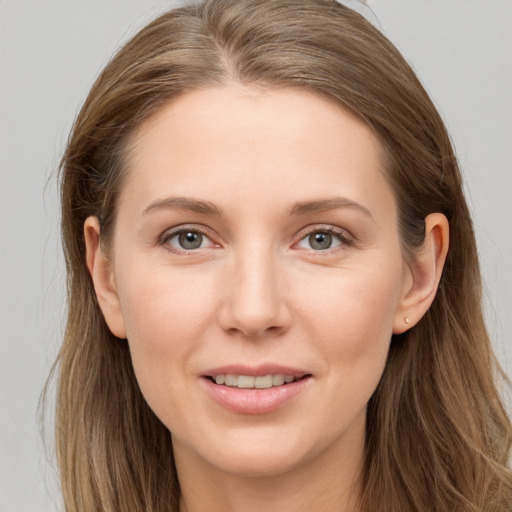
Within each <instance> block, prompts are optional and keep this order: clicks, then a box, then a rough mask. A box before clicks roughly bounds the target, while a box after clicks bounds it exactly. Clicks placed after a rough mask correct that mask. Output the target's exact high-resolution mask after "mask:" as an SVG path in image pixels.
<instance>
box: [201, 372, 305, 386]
mask: <svg viewBox="0 0 512 512" xmlns="http://www.w3.org/2000/svg"><path fill="white" fill-rule="evenodd" d="M205 377H206V378H207V379H208V380H210V382H212V383H214V384H217V385H218V386H226V387H230V388H238V389H269V388H275V387H280V386H286V385H288V384H292V383H293V382H298V381H300V380H303V379H306V378H308V377H311V374H301V375H288V374H284V373H272V374H268V375H237V374H233V373H219V374H217V375H206V376H205Z"/></svg>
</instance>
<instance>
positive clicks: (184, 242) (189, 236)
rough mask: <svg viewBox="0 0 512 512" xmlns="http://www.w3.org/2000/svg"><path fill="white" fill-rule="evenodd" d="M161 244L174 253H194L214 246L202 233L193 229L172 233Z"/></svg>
mask: <svg viewBox="0 0 512 512" xmlns="http://www.w3.org/2000/svg"><path fill="white" fill-rule="evenodd" d="M162 243H163V244H164V245H166V246H167V247H168V248H169V249H170V250H173V251H176V252H179V251H194V250H196V249H204V248H207V247H213V246H214V243H213V242H212V241H211V240H210V239H209V238H208V237H207V236H206V235H205V234H204V233H202V232H201V231H198V230H195V229H180V230H177V231H173V232H172V233H169V234H168V235H166V236H165V237H164V239H163V241H162Z"/></svg>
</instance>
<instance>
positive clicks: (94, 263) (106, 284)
mask: <svg viewBox="0 0 512 512" xmlns="http://www.w3.org/2000/svg"><path fill="white" fill-rule="evenodd" d="M84 238H85V247H86V262H87V268H88V269H89V273H90V274H91V278H92V281H93V284H94V289H95V291H96V297H97V299H98V303H99V305H100V308H101V311H102V313H103V316H104V318H105V321H106V322H107V325H108V327H109V329H110V330H111V331H112V333H113V334H114V336H117V337H118V338H126V326H125V322H124V317H123V313H122V309H121V303H120V301H119V296H118V294H117V290H116V285H115V279H114V273H113V269H112V264H111V262H110V259H109V258H107V256H106V255H105V254H104V252H103V251H102V248H101V244H100V223H99V221H98V218H97V217H88V218H87V219H86V221H85V223H84Z"/></svg>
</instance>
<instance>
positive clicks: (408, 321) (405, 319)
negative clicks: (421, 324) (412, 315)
mask: <svg viewBox="0 0 512 512" xmlns="http://www.w3.org/2000/svg"><path fill="white" fill-rule="evenodd" d="M404 322H405V323H406V324H407V325H409V324H410V323H411V321H410V320H409V317H408V316H406V317H405V318H404Z"/></svg>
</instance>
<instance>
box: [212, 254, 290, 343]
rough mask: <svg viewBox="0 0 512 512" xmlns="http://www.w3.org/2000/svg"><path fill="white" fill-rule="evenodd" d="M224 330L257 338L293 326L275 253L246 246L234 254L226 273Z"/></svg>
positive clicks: (220, 316)
mask: <svg viewBox="0 0 512 512" xmlns="http://www.w3.org/2000/svg"><path fill="white" fill-rule="evenodd" d="M226 274H227V275H225V276H224V277H225V282H224V286H223V289H224V290H225V294H224V300H223V303H222V306H221V308H220V312H219V323H220V325H221V327H222V328H223V329H224V330H225V331H226V332H228V333H230V334H237V333H238V334H242V335H243V336H245V337H248V338H252V339H256V338H262V337H266V336H277V335H279V334H282V333H283V332H285V331H286V330H287V329H288V327H289V325H290V310H289V307H288V304H287V301H286V297H285V293H284V287H283V284H284V283H283V279H282V277H283V272H282V269H280V268H279V262H278V258H277V257H276V256H275V255H273V254H272V251H271V250H269V249H267V250H264V249H262V248H261V247H257V246H254V245H253V246H252V247H247V249H246V250H244V251H243V252H242V251H241V252H240V253H239V254H237V255H234V257H233V261H232V265H231V266H230V268H229V270H227V272H226Z"/></svg>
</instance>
